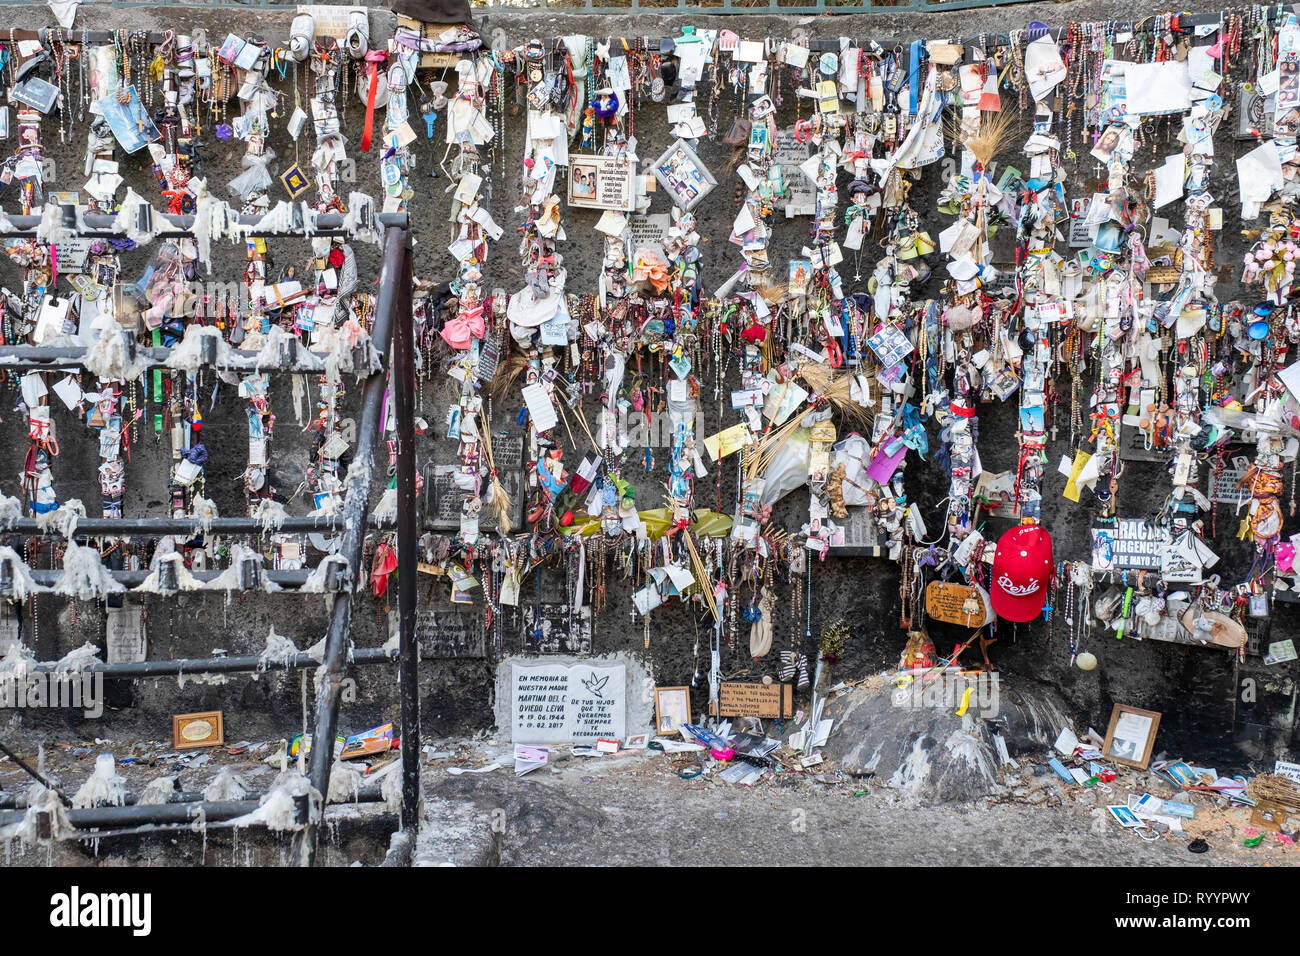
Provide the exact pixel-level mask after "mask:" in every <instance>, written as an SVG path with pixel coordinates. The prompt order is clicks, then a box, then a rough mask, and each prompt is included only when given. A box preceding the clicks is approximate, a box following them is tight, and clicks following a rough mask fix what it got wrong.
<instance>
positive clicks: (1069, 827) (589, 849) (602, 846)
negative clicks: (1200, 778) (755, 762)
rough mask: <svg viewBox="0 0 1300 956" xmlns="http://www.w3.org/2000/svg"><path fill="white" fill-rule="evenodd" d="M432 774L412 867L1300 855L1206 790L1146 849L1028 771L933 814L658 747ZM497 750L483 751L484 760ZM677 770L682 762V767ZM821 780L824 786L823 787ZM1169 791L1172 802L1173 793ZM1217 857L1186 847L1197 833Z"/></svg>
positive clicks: (1100, 861) (1231, 861)
mask: <svg viewBox="0 0 1300 956" xmlns="http://www.w3.org/2000/svg"><path fill="white" fill-rule="evenodd" d="M458 756H460V757H461V758H462V759H460V760H459V761H453V760H446V761H442V762H441V765H439V766H433V767H430V768H429V769H428V770H427V771H426V774H425V799H426V805H425V825H424V828H423V830H422V832H421V834H420V837H419V839H418V841H417V844H416V847H415V850H414V863H415V864H416V865H423V866H439V865H448V864H456V865H509V866H537V865H576V866H646V865H651V866H657V865H728V866H765V865H775V864H784V865H817V866H828V865H829V866H886V865H902V866H985V865H1003V866H1023V865H1034V866H1080V865H1083V866H1096V865H1110V866H1215V865H1218V866H1229V865H1231V866H1240V865H1261V866H1285V865H1294V864H1296V863H1297V862H1300V851H1297V849H1296V847H1295V846H1294V845H1288V844H1287V843H1286V842H1284V841H1280V840H1278V839H1277V837H1275V836H1272V835H1269V836H1267V837H1266V838H1265V841H1264V843H1263V844H1262V845H1261V846H1259V847H1257V848H1254V849H1247V848H1245V847H1243V846H1242V845H1241V844H1242V839H1243V837H1244V835H1245V826H1246V824H1247V820H1246V816H1245V811H1243V810H1235V809H1233V810H1230V809H1227V808H1226V807H1219V806H1218V805H1217V804H1218V802H1219V798H1213V797H1205V798H1200V797H1198V798H1197V799H1198V804H1197V819H1196V820H1195V821H1189V829H1188V832H1185V833H1166V834H1163V835H1161V836H1159V837H1158V838H1157V839H1154V840H1153V841H1152V842H1146V841H1144V840H1143V839H1142V838H1141V837H1139V836H1138V835H1137V834H1135V833H1133V832H1130V831H1126V830H1123V829H1122V828H1120V826H1119V825H1118V824H1116V823H1114V822H1113V821H1111V819H1110V817H1109V815H1108V814H1107V812H1106V810H1105V809H1104V806H1105V803H1103V802H1100V801H1098V800H1097V798H1098V797H1101V798H1103V799H1104V801H1105V802H1113V803H1117V804H1122V803H1123V802H1124V795H1125V793H1126V792H1127V791H1126V790H1125V789H1124V788H1123V787H1121V786H1119V784H1120V783H1121V781H1117V782H1116V787H1115V789H1114V792H1113V793H1112V794H1109V795H1107V794H1097V793H1094V792H1092V791H1085V790H1083V788H1072V791H1073V792H1072V793H1070V794H1066V793H1065V788H1064V784H1060V783H1058V782H1056V781H1054V780H1050V779H1048V778H1047V777H1046V776H1037V777H1035V776H1032V774H1031V773H1030V772H1029V771H1028V770H1027V769H1023V770H1022V771H1021V773H1020V774H1018V775H1015V776H1013V777H1012V778H1010V779H1009V780H1008V782H1007V786H1006V787H1005V790H1004V792H1001V793H999V794H996V795H994V796H992V797H989V798H986V799H984V800H981V801H978V802H975V803H971V804H963V805H941V806H925V805H920V804H918V803H916V802H913V801H910V800H908V799H907V798H905V797H903V796H901V795H900V794H898V793H897V792H893V791H890V790H888V789H886V788H884V787H881V786H877V785H876V784H875V783H874V782H873V781H872V780H871V779H860V780H852V779H839V775H838V774H835V773H834V772H833V771H832V772H827V773H824V774H821V775H820V779H818V777H817V776H813V775H803V776H802V778H799V777H796V776H795V775H793V774H791V775H782V776H784V777H787V778H788V780H787V779H782V778H781V777H780V776H779V777H777V778H776V779H774V780H771V781H768V782H764V783H760V784H759V785H757V786H754V787H740V786H733V785H729V784H725V783H721V782H716V781H714V780H712V779H711V778H710V777H709V776H700V777H697V778H695V779H691V780H684V779H681V778H679V777H678V776H677V774H676V771H675V770H673V769H672V767H671V766H670V762H671V761H672V760H673V759H674V758H671V757H668V756H665V755H662V754H649V753H647V754H644V755H640V756H631V757H623V758H616V759H611V758H571V759H570V760H568V761H565V762H563V763H561V764H560V765H559V766H558V767H555V768H549V767H546V768H542V769H540V770H537V771H534V772H533V773H532V774H530V775H528V776H525V777H521V778H516V777H514V776H513V775H512V774H511V772H510V770H509V769H500V770H494V771H491V772H489V773H484V774H470V773H466V774H463V775H460V776H453V775H451V774H449V773H448V772H447V770H446V767H447V766H461V767H474V766H477V765H483V764H487V763H488V762H489V761H488V760H486V759H480V760H478V761H477V762H475V761H474V760H473V759H464V757H465V756H466V755H464V754H460V755H458ZM489 756H490V755H489ZM675 759H677V760H679V761H681V760H682V758H675ZM823 781H825V782H823ZM1168 795H1172V794H1168ZM1196 835H1201V836H1204V837H1205V838H1206V840H1207V842H1208V843H1209V845H1210V850H1209V852H1207V853H1203V854H1194V853H1190V852H1189V851H1188V849H1187V845H1188V843H1189V842H1190V841H1191V840H1192V838H1193V836H1196Z"/></svg>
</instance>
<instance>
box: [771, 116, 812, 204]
mask: <svg viewBox="0 0 1300 956" xmlns="http://www.w3.org/2000/svg"><path fill="white" fill-rule="evenodd" d="M774 156H775V159H776V162H777V164H778V165H779V166H780V167H781V177H782V179H783V180H784V181H785V190H786V191H785V204H784V206H785V218H787V219H793V218H794V217H795V216H811V215H812V214H813V213H815V212H816V211H817V187H816V186H814V185H813V184H812V182H811V181H810V180H809V179H808V177H807V176H805V175H804V174H803V170H801V169H800V168H799V167H800V166H801V165H803V164H804V163H805V162H807V161H808V144H807V143H801V142H799V139H798V137H797V136H796V135H795V132H794V128H793V127H791V128H790V129H783V130H778V131H777V134H776V149H775V151H774Z"/></svg>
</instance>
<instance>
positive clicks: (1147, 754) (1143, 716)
mask: <svg viewBox="0 0 1300 956" xmlns="http://www.w3.org/2000/svg"><path fill="white" fill-rule="evenodd" d="M1159 729H1160V715H1159V714H1158V713H1156V712H1155V711H1154V710H1142V709H1141V708H1139V707H1129V706H1128V705H1127V704H1116V705H1115V708H1114V710H1112V711H1111V712H1110V725H1109V726H1108V727H1107V728H1106V742H1105V744H1104V745H1103V746H1102V748H1101V752H1102V755H1103V756H1105V757H1107V758H1108V759H1110V760H1113V761H1115V762H1116V763H1119V764H1123V765H1124V766H1126V767H1134V768H1135V769H1137V770H1145V769H1146V768H1147V765H1148V764H1149V763H1151V751H1152V749H1153V748H1154V747H1155V742H1156V731H1157V730H1159Z"/></svg>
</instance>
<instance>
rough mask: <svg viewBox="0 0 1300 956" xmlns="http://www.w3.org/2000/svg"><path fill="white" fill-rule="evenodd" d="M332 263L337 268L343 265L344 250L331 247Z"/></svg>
mask: <svg viewBox="0 0 1300 956" xmlns="http://www.w3.org/2000/svg"><path fill="white" fill-rule="evenodd" d="M330 265H331V266H333V267H334V268H335V269H337V268H338V267H339V266H341V265H343V250H342V249H331V250H330Z"/></svg>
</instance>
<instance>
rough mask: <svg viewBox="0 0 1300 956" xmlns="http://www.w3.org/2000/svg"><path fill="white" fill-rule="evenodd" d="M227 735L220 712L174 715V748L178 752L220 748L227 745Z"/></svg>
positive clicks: (210, 711)
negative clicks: (198, 748)
mask: <svg viewBox="0 0 1300 956" xmlns="http://www.w3.org/2000/svg"><path fill="white" fill-rule="evenodd" d="M225 733H226V728H225V726H224V722H223V720H222V714H221V711H219V710H209V711H204V712H203V713H198V714H173V715H172V746H173V747H175V748H176V749H177V750H194V749H195V748H197V747H220V746H221V745H222V744H223V743H225V739H226V738H225Z"/></svg>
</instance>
